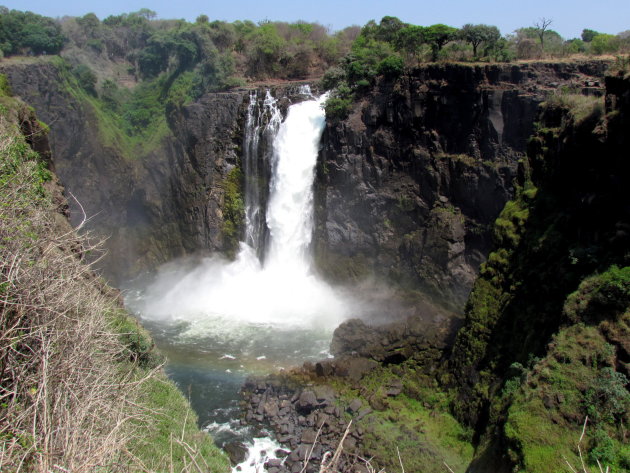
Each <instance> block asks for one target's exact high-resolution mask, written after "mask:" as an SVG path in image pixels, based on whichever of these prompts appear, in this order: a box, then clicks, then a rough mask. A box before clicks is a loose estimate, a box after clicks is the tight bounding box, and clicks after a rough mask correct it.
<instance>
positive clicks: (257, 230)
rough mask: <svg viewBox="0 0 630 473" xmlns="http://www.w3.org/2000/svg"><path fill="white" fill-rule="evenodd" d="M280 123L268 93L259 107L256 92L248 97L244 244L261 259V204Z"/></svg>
mask: <svg viewBox="0 0 630 473" xmlns="http://www.w3.org/2000/svg"><path fill="white" fill-rule="evenodd" d="M281 122H282V114H281V113H280V109H279V108H278V107H277V104H276V99H274V98H273V96H272V95H271V94H270V93H269V91H267V93H266V94H265V99H264V101H263V103H262V107H260V104H259V102H258V94H257V92H256V91H254V92H251V93H250V95H249V105H248V107H247V120H246V123H245V139H244V143H243V157H242V162H243V171H244V173H245V241H244V243H245V244H247V245H249V246H250V247H251V248H253V249H255V250H256V253H257V254H258V257H259V258H260V259H262V256H263V251H264V249H265V242H266V239H265V236H266V234H267V232H266V220H265V215H266V214H265V209H264V208H263V205H264V203H265V202H266V201H267V197H268V194H269V189H268V186H266V188H265V184H267V183H268V182H269V167H270V166H269V163H270V159H269V154H270V152H273V146H272V142H273V139H274V137H275V136H276V134H277V133H278V128H279V126H280V123H281Z"/></svg>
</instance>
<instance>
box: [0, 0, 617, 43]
mask: <svg viewBox="0 0 630 473" xmlns="http://www.w3.org/2000/svg"><path fill="white" fill-rule="evenodd" d="M0 5H4V6H6V7H9V8H11V9H18V10H25V9H28V10H30V11H33V12H35V13H39V14H42V15H47V16H52V17H59V16H64V15H70V16H81V15H84V14H86V13H89V12H93V13H95V14H96V15H97V16H98V17H99V18H100V19H103V18H105V17H107V16H109V15H112V14H120V13H126V12H132V11H137V10H139V9H140V8H150V9H151V10H154V11H156V12H157V13H158V17H159V18H164V19H166V18H169V19H170V18H184V19H186V20H189V21H192V20H194V19H195V18H196V17H197V16H198V15H199V14H201V13H204V14H206V15H208V17H210V19H211V20H226V21H234V20H252V21H254V22H258V21H260V20H264V19H269V20H279V21H296V20H305V21H318V22H320V23H321V24H323V25H325V26H330V27H331V28H332V29H333V30H338V29H342V28H343V27H345V26H350V25H363V24H365V23H366V22H367V21H368V20H371V19H374V20H377V21H378V20H380V19H381V18H382V17H383V16H385V15H391V16H397V17H398V18H400V19H401V20H402V21H405V22H409V23H414V24H418V25H430V24H434V23H447V24H449V25H451V26H456V27H460V26H462V25H463V24H465V23H487V24H491V25H496V26H498V27H499V29H500V30H501V32H502V33H503V34H506V33H510V32H512V31H514V30H515V29H516V28H519V27H522V26H532V25H533V23H534V22H535V21H537V20H538V19H539V18H541V17H545V18H551V19H553V23H552V26H551V28H552V29H554V30H556V31H557V32H558V33H560V34H561V35H562V36H563V37H565V38H572V37H577V36H579V35H580V33H581V31H582V29H583V28H590V29H594V30H597V31H600V32H603V33H612V34H616V33H619V32H621V31H625V30H629V29H630V0H521V1H511V0H478V1H474V0H431V1H427V0H389V1H386V0H310V1H304V2H300V1H299V0H298V1H289V0H267V1H261V0H221V1H216V0H210V1H208V0H206V1H203V0H169V1H164V0H160V1H153V2H149V1H147V0H105V1H102V0H101V1H98V2H97V1H86V0H29V1H28V2H25V1H24V0H0Z"/></svg>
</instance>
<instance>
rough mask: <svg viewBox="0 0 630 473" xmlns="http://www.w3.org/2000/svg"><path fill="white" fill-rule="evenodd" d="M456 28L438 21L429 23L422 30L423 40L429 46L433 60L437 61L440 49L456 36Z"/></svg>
mask: <svg viewBox="0 0 630 473" xmlns="http://www.w3.org/2000/svg"><path fill="white" fill-rule="evenodd" d="M458 31H459V30H458V29H457V28H453V27H452V26H447V25H443V24H441V23H438V24H437V25H431V26H428V27H427V28H425V30H424V41H425V42H426V43H428V44H429V45H430V46H431V50H432V51H433V61H437V59H438V56H439V54H440V51H441V50H442V48H443V47H444V45H445V44H446V43H448V42H449V41H453V40H454V39H455V38H456V37H457V33H458Z"/></svg>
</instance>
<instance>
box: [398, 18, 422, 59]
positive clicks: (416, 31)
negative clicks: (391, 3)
mask: <svg viewBox="0 0 630 473" xmlns="http://www.w3.org/2000/svg"><path fill="white" fill-rule="evenodd" d="M425 29H426V28H425V27H423V26H416V25H409V26H405V27H404V28H402V29H400V30H398V33H397V35H396V40H395V41H394V44H395V47H396V49H397V50H399V51H400V50H402V51H405V52H406V53H407V54H409V55H414V56H416V55H417V54H418V50H419V49H420V46H421V45H422V43H423V42H424V30H425Z"/></svg>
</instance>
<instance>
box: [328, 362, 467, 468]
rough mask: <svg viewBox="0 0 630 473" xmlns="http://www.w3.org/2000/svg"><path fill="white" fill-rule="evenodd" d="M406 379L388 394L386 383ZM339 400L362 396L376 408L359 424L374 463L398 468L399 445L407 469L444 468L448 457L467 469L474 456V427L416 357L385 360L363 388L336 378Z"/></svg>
mask: <svg viewBox="0 0 630 473" xmlns="http://www.w3.org/2000/svg"><path fill="white" fill-rule="evenodd" d="M397 379H400V380H402V381H403V392H402V393H401V394H399V395H398V396H395V397H388V396H387V394H386V390H387V388H386V386H387V385H388V384H389V383H390V382H392V381H393V380H397ZM335 388H336V389H337V390H338V392H340V398H341V403H342V404H343V403H348V402H349V401H350V400H351V399H354V398H356V397H358V398H359V399H361V400H362V403H363V405H364V406H368V405H371V406H372V407H373V409H374V411H373V412H372V413H371V414H369V415H367V416H366V417H365V418H363V419H361V420H360V421H356V422H355V423H356V425H357V426H360V427H361V428H362V429H363V430H364V432H365V434H364V437H363V450H364V451H365V452H368V453H369V455H370V456H371V457H373V458H372V460H371V463H372V464H373V465H374V467H375V468H376V469H381V468H383V469H385V470H386V471H397V470H399V468H400V464H399V459H398V456H397V451H399V452H400V453H399V454H400V459H401V460H402V463H403V465H404V467H405V470H407V471H422V472H427V473H429V472H443V471H445V469H444V464H443V462H446V463H447V464H448V465H449V466H450V467H451V468H453V469H454V470H455V471H465V470H466V467H467V466H468V464H469V463H470V461H471V460H472V458H473V453H474V449H473V446H472V433H471V431H470V430H468V429H466V428H465V427H463V426H462V425H461V424H459V423H458V422H457V421H456V420H455V418H454V417H453V416H452V415H450V413H449V412H448V406H449V399H448V396H447V394H445V393H444V392H440V391H439V389H438V388H437V387H436V385H435V383H434V382H433V381H432V380H431V379H430V378H428V377H426V376H423V375H421V374H420V372H419V369H418V366H416V363H415V362H413V361H407V362H405V363H403V364H402V365H396V366H391V367H387V366H381V367H378V368H376V369H374V370H372V371H371V372H370V373H368V374H367V375H366V376H365V377H364V378H363V379H362V380H361V387H360V389H351V388H349V387H348V386H347V385H346V384H344V383H341V382H340V383H336V384H335Z"/></svg>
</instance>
